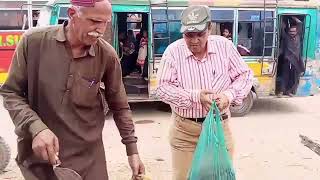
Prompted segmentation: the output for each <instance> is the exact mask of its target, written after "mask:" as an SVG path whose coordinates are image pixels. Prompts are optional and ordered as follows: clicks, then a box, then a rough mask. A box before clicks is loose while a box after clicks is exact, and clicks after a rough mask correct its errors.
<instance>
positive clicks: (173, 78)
mask: <svg viewBox="0 0 320 180" xmlns="http://www.w3.org/2000/svg"><path fill="white" fill-rule="evenodd" d="M170 47H171V46H169V48H168V49H167V50H166V51H165V53H164V54H163V56H162V59H161V64H160V68H159V71H158V74H157V81H158V87H157V90H156V94H157V97H159V99H160V100H162V101H163V102H165V103H167V104H170V105H173V106H174V107H178V108H182V109H188V108H191V107H192V106H193V105H194V103H200V91H201V90H200V89H185V88H183V87H182V86H181V84H180V82H179V81H178V76H177V67H176V64H175V63H174V57H173V55H172V54H171V52H170Z"/></svg>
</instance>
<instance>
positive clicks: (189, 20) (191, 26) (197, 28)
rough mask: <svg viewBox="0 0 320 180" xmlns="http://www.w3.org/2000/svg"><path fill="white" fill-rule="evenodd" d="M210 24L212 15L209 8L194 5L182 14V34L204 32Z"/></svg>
mask: <svg viewBox="0 0 320 180" xmlns="http://www.w3.org/2000/svg"><path fill="white" fill-rule="evenodd" d="M208 22H211V14H210V9H209V7H208V6H205V5H193V6H189V7H188V8H186V9H185V10H183V12H182V14H181V24H182V26H181V30H180V31H181V33H187V32H201V31H204V30H205V29H206V28H207V26H208Z"/></svg>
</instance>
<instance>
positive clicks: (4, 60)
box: [0, 31, 23, 84]
mask: <svg viewBox="0 0 320 180" xmlns="http://www.w3.org/2000/svg"><path fill="white" fill-rule="evenodd" d="M22 33H23V32H12V31H7V32H0V84H3V83H4V81H5V80H6V78H7V75H8V70H9V66H10V63H11V60H12V57H13V53H14V50H15V48H16V46H17V44H18V42H19V41H20V39H21V36H22Z"/></svg>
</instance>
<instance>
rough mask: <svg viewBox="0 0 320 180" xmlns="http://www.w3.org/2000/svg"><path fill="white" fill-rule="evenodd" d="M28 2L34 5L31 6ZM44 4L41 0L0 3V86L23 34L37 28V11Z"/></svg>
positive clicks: (8, 0) (10, 0)
mask: <svg viewBox="0 0 320 180" xmlns="http://www.w3.org/2000/svg"><path fill="white" fill-rule="evenodd" d="M30 2H31V3H32V4H33V3H34V5H33V6H31V3H30ZM46 3H47V1H43V0H42V1H41V0H33V1H30V0H29V1H28V0H21V1H13V0H5V1H0V84H2V83H3V82H4V81H5V79H6V77H7V73H8V69H9V66H10V63H11V59H12V56H13V53H14V50H15V48H16V45H17V43H18V42H19V40H20V39H21V36H22V34H23V32H24V31H25V30H27V29H29V27H34V26H37V18H38V16H39V11H40V9H41V6H44V5H45V4H46Z"/></svg>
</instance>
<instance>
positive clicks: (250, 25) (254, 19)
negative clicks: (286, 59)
mask: <svg viewBox="0 0 320 180" xmlns="http://www.w3.org/2000/svg"><path fill="white" fill-rule="evenodd" d="M266 17H267V18H272V17H273V12H272V11H267V12H266ZM263 21H264V12H263V11H251V10H250V11H249V10H248V11H239V24H238V50H239V52H240V54H241V55H242V56H262V55H263V48H264V47H263V41H262V39H263V36H264V22H263ZM273 28H274V23H273V21H272V20H271V21H270V20H268V22H267V23H266V31H267V32H273ZM272 44H273V34H266V46H272ZM271 55H272V49H271V48H270V49H265V56H271Z"/></svg>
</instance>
